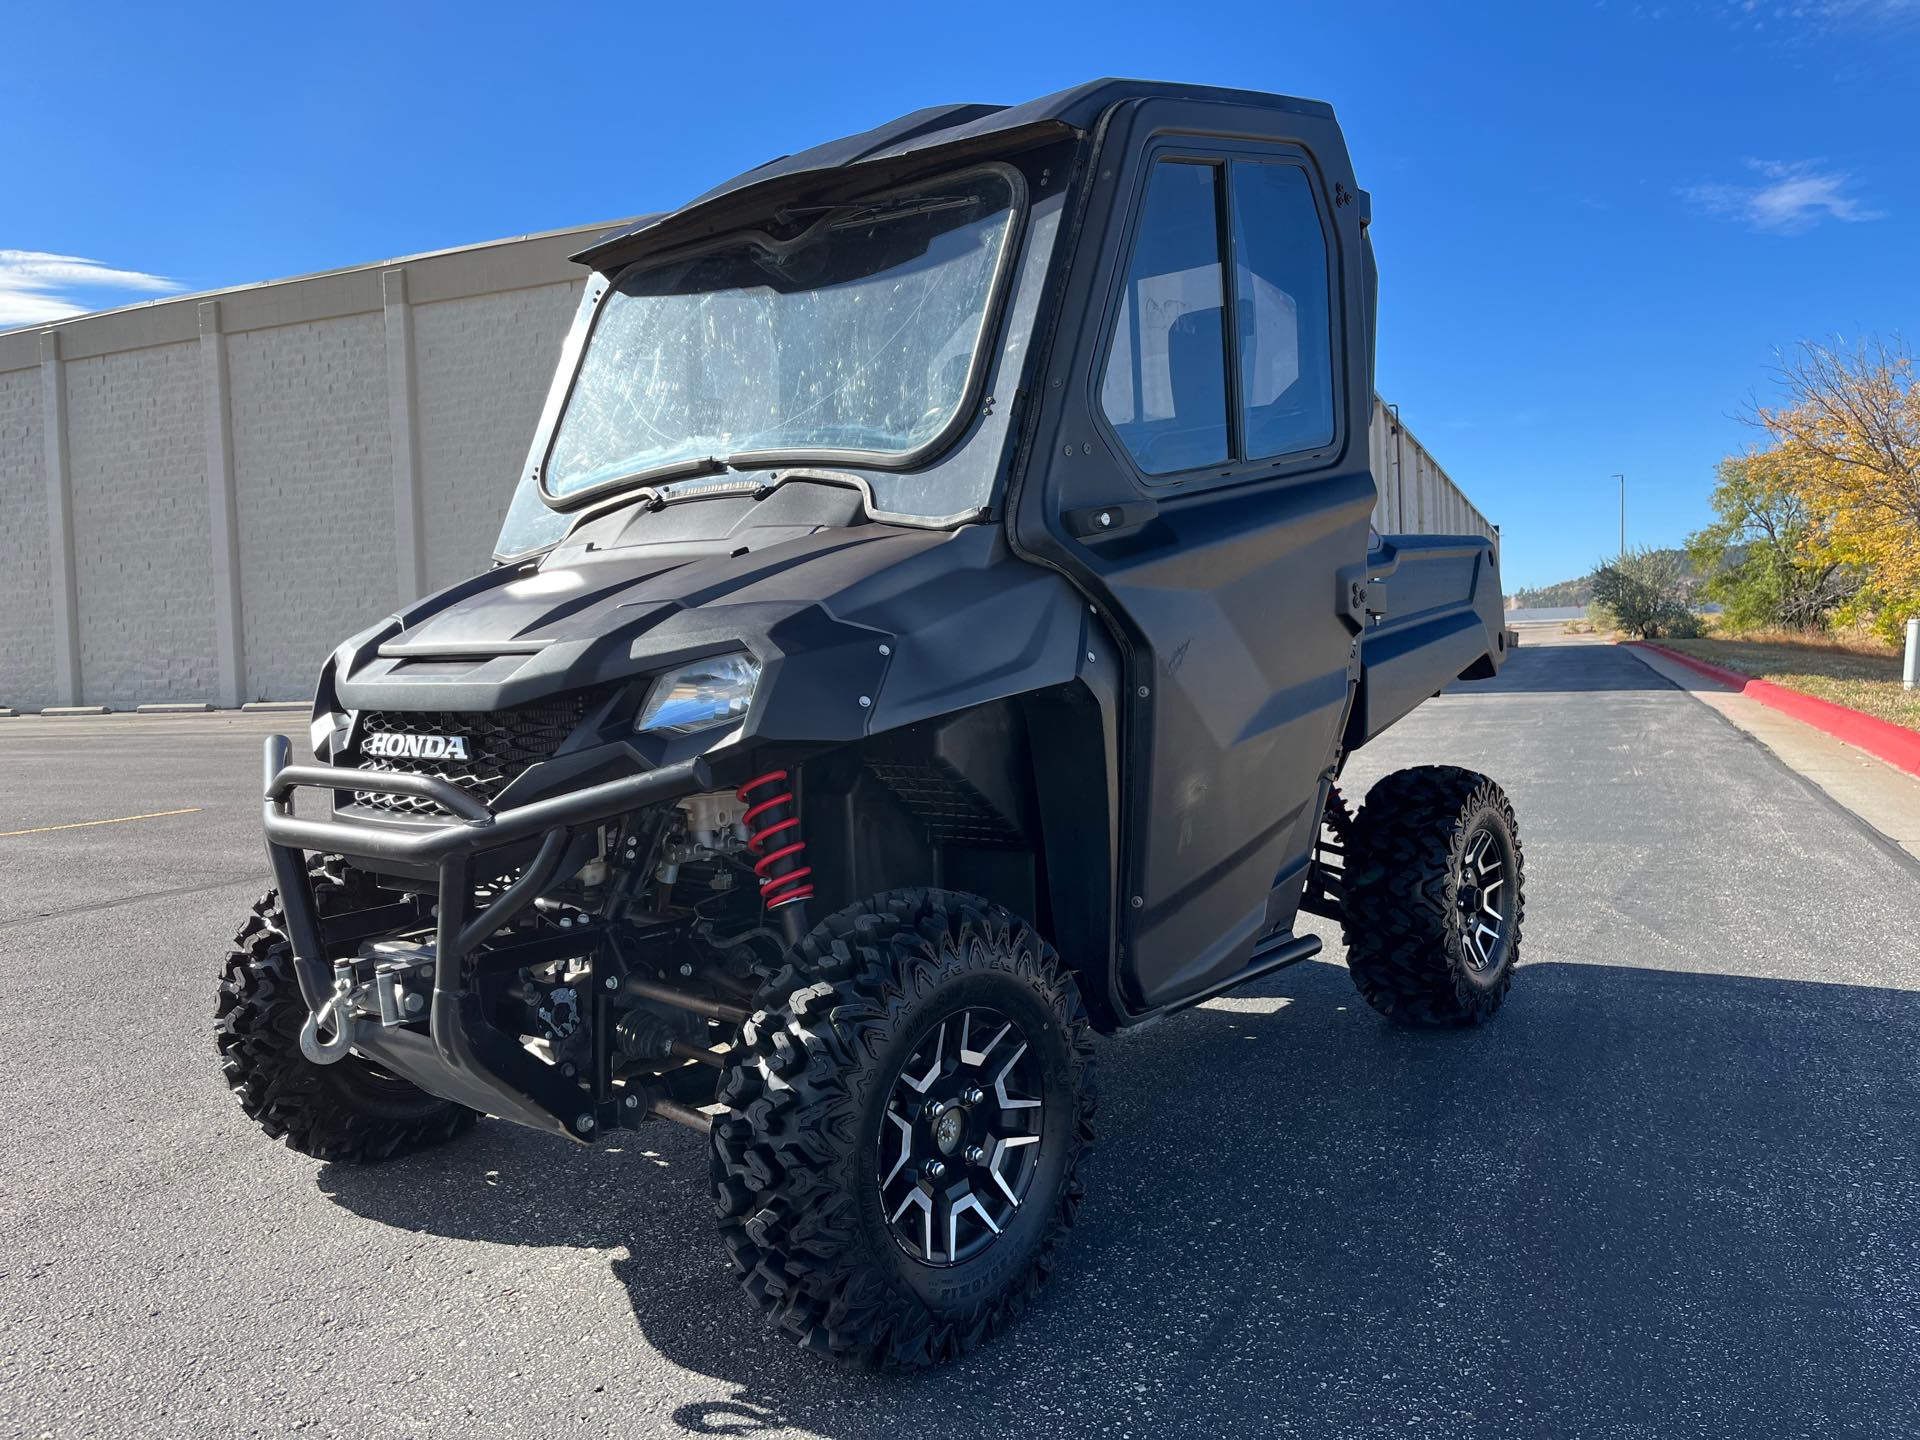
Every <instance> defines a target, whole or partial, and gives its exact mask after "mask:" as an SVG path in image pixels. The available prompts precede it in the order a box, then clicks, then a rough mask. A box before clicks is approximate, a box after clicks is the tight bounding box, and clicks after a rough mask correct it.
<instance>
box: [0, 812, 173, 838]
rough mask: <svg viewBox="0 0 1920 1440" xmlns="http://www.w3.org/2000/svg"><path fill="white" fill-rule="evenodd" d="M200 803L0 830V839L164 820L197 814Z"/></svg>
mask: <svg viewBox="0 0 1920 1440" xmlns="http://www.w3.org/2000/svg"><path fill="white" fill-rule="evenodd" d="M199 813H200V807H199V806H198V805H187V806H184V807H182V808H181V809H179V810H151V811H148V812H147V813H146V814H145V815H116V816H114V817H113V818H112V819H111V820H69V821H68V822H67V823H66V824H64V825H36V826H34V827H33V828H32V829H31V830H0V840H11V839H12V838H13V837H14V836H16V835H45V834H48V833H49V832H51V831H54V830H85V829H87V828H88V827H89V826H93V825H126V824H128V823H130V822H132V821H134V820H164V819H166V818H167V817H168V816H169V815H197V814H199Z"/></svg>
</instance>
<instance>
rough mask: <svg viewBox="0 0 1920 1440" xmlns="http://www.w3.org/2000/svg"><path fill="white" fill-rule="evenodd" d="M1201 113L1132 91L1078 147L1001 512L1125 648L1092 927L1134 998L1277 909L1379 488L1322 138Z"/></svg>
mask: <svg viewBox="0 0 1920 1440" xmlns="http://www.w3.org/2000/svg"><path fill="white" fill-rule="evenodd" d="M1202 108H1203V107H1195V106H1183V105H1171V104H1167V103H1165V102H1159V103H1156V102H1146V103H1144V104H1141V105H1139V106H1136V107H1131V110H1130V113H1128V114H1125V115H1123V116H1120V117H1117V118H1116V121H1115V123H1114V124H1113V125H1112V126H1111V127H1110V128H1109V131H1108V135H1107V137H1106V141H1105V144H1103V145H1102V147H1101V148H1100V150H1099V151H1097V152H1096V155H1095V159H1094V162H1093V164H1094V176H1093V189H1092V191H1091V193H1090V196H1089V213H1090V214H1099V213H1101V211H1102V207H1103V198H1102V197H1103V194H1104V197H1105V199H1104V217H1103V218H1104V224H1102V225H1100V226H1099V227H1097V228H1096V227H1094V226H1092V225H1090V226H1089V227H1088V231H1087V238H1086V240H1085V241H1084V242H1083V245H1082V252H1081V254H1079V255H1078V256H1076V260H1075V266H1076V271H1075V275H1074V277H1073V279H1072V280H1071V281H1070V282H1069V284H1068V287H1067V290H1066V292H1065V299H1064V301H1063V304H1064V306H1065V307H1066V308H1065V314H1064V315H1063V325H1062V330H1063V332H1064V331H1065V329H1066V327H1067V326H1069V325H1072V326H1075V327H1076V329H1077V338H1076V340H1075V342H1074V343H1073V344H1072V345H1071V346H1070V347H1062V348H1061V349H1060V350H1059V351H1058V352H1057V353H1056V355H1055V356H1054V364H1053V365H1052V366H1051V367H1050V368H1051V373H1052V374H1053V376H1054V377H1055V381H1056V382H1057V383H1055V382H1050V384H1052V385H1053V388H1054V389H1055V390H1056V391H1059V392H1065V394H1064V395H1063V396H1062V397H1061V398H1060V399H1059V400H1057V401H1055V402H1054V410H1053V414H1054V417H1055V421H1056V427H1057V428H1055V429H1054V432H1053V433H1054V435H1055V437H1056V438H1055V443H1054V444H1053V446H1052V448H1051V450H1050V451H1049V452H1048V453H1047V454H1046V455H1044V456H1040V457H1037V458H1036V459H1035V461H1034V462H1033V464H1034V466H1035V467H1037V468H1039V469H1040V470H1042V471H1043V475H1042V476H1035V475H1034V474H1033V473H1032V472H1030V473H1029V476H1028V478H1027V480H1026V481H1025V483H1024V484H1023V487H1022V490H1021V493H1020V496H1019V500H1018V505H1017V513H1016V516H1015V524H1016V538H1017V539H1018V540H1019V541H1020V542H1021V544H1022V547H1023V548H1028V549H1030V550H1031V551H1032V553H1034V554H1035V555H1036V556H1037V557H1038V558H1042V559H1046V560H1048V561H1050V562H1051V563H1054V564H1057V565H1059V566H1060V567H1061V568H1063V569H1066V570H1067V571H1068V572H1069V573H1071V574H1072V575H1074V577H1075V578H1076V579H1077V580H1078V581H1079V582H1080V583H1081V584H1082V586H1083V587H1084V588H1085V589H1086V590H1087V591H1088V593H1089V594H1090V595H1092V596H1093V597H1094V598H1095V601H1096V608H1097V609H1099V610H1100V611H1101V613H1102V615H1103V617H1104V618H1105V620H1106V621H1107V623H1108V625H1109V627H1110V628H1111V630H1112V631H1113V632H1114V634H1115V636H1116V638H1117V639H1118V640H1119V641H1120V646H1121V649H1122V652H1123V654H1124V655H1125V657H1126V662H1125V664H1126V671H1127V685H1126V690H1125V695H1124V699H1123V702H1122V703H1123V707H1124V708H1123V712H1122V724H1121V732H1122V744H1121V758H1120V771H1121V773H1120V786H1119V790H1120V808H1121V825H1120V837H1121V843H1120V846H1119V853H1118V857H1117V862H1116V863H1117V866H1118V871H1119V873H1118V875H1117V876H1116V886H1117V889H1118V896H1119V898H1118V903H1117V906H1116V909H1117V916H1116V931H1117V937H1118V941H1119V944H1118V953H1119V966H1118V971H1119V979H1120V982H1121V990H1122V998H1123V1000H1124V1001H1125V1003H1126V1004H1127V1005H1128V1006H1129V1007H1131V1008H1134V1009H1136V1010H1137V1011H1140V1012H1144V1011H1148V1010H1154V1009H1158V1008H1161V1007H1163V1006H1166V1005H1169V1004H1173V1003H1177V1002H1178V1001H1180V1000H1181V999H1184V998H1187V997H1190V996H1192V995H1194V994H1197V993H1199V992H1201V991H1204V990H1207V989H1210V988H1213V987H1215V986H1217V985H1220V984H1222V983H1224V982H1227V981H1230V980H1232V979H1233V978H1234V977H1235V976H1237V975H1239V974H1241V973H1243V972H1244V971H1245V970H1247V969H1248V968H1249V965H1250V962H1251V961H1252V959H1253V956H1254V951H1255V947H1256V946H1257V945H1258V944H1259V943H1260V942H1261V941H1262V940H1263V939H1265V938H1268V937H1270V936H1272V935H1275V934H1278V933H1284V931H1285V930H1286V929H1287V928H1288V927H1290V926H1291V924H1292V920H1293V915H1294V910H1295V907H1296V905H1297V902H1298V899H1299V896H1300V892H1301V888H1302V885H1303V884H1304V879H1305V872H1306V862H1307V859H1308V856H1309V853H1310V848H1311V845H1312V842H1313V840H1314V838H1315V833H1316V831H1317V828H1318V821H1319V808H1320V799H1321V794H1322V786H1323V783H1324V782H1325V780H1326V778H1327V775H1328V771H1329V767H1330V766H1331V765H1332V763H1333V761H1334V759H1335V757H1336V753H1337V752H1336V747H1337V744H1338V740H1339V736H1340V733H1341V728H1342V725H1343V723H1344V719H1345V715H1346V710H1347V706H1348V699H1349V694H1350V686H1351V684H1352V682H1353V679H1354V677H1355V675H1356V674H1357V653H1358V652H1357V648H1356V641H1355V629H1354V627H1353V625H1352V623H1351V612H1350V611H1349V610H1348V609H1347V608H1346V606H1345V604H1344V603H1343V599H1342V596H1343V590H1342V584H1343V576H1342V573H1341V572H1342V571H1343V570H1344V569H1346V568H1347V567H1349V566H1352V565H1354V564H1356V563H1358V562H1361V561H1362V559H1363V557H1364V556H1365V553H1366V546H1367V526H1368V518H1369V515H1370V513H1371V510H1372V507H1373V503H1374V493H1375V492H1374V485H1373V479H1372V475H1371V473H1370V471H1369V469H1368V462H1367V445H1366V418H1367V406H1368V404H1369V403H1370V400H1371V393H1372V379H1371V355H1370V348H1371V347H1370V343H1369V337H1368V334H1367V329H1366V326H1367V319H1368V315H1367V312H1368V310H1369V309H1370V297H1365V296H1363V294H1362V291H1363V289H1364V288H1365V286H1366V285H1367V284H1369V283H1370V274H1371V272H1370V268H1369V267H1368V266H1367V265H1366V264H1365V263H1364V259H1363V250H1362V245H1363V241H1362V239H1361V233H1360V216H1359V211H1360V209H1361V205H1360V204H1359V203H1356V198H1357V196H1358V193H1359V192H1358V191H1357V190H1356V189H1355V187H1354V185H1353V181H1352V177H1351V175H1350V173H1348V171H1347V168H1346V164H1347V162H1346V156H1345V150H1344V147H1343V146H1341V145H1340V144H1339V140H1338V131H1337V129H1335V128H1334V127H1333V124H1332V120H1331V116H1330V115H1327V116H1326V117H1325V119H1324V122H1318V121H1315V120H1312V119H1311V118H1310V117H1307V116H1301V115H1287V114H1283V113H1279V112H1259V113H1254V112H1248V113H1247V114H1246V115H1244V116H1243V115H1241V114H1240V113H1239V112H1235V114H1234V116H1233V119H1235V120H1236V121H1239V122H1241V123H1237V124H1235V125H1234V126H1233V130H1234V132H1235V133H1232V134H1229V135H1221V134H1218V133H1211V134H1209V133H1206V132H1198V133H1197V127H1194V126H1191V125H1185V124H1181V123H1180V122H1181V121H1182V120H1183V119H1185V118H1186V116H1185V114H1183V113H1181V112H1190V111H1198V110H1201V109H1202ZM1205 109H1207V110H1209V111H1210V112H1211V113H1208V114H1206V115H1205V119H1206V121H1207V122H1208V124H1207V126H1206V131H1208V132H1217V131H1218V129H1219V127H1220V126H1221V124H1222V119H1221V117H1220V114H1219V111H1220V107H1205ZM1167 112H1174V113H1167ZM1262 128H1265V129H1267V130H1269V131H1271V132H1272V133H1271V134H1268V135H1262V134H1260V133H1258V131H1259V130H1260V129H1262ZM1250 131H1252V132H1255V133H1248V132H1250ZM1116 151H1117V152H1118V154H1119V155H1120V156H1123V157H1124V158H1123V159H1118V160H1116V159H1115V158H1113V157H1114V156H1115V152H1116ZM1050 398H1051V397H1050Z"/></svg>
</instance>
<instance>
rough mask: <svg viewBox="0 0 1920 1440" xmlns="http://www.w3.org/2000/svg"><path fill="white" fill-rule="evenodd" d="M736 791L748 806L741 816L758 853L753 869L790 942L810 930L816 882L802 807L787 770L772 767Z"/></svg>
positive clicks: (750, 844) (763, 896) (750, 848)
mask: <svg viewBox="0 0 1920 1440" xmlns="http://www.w3.org/2000/svg"><path fill="white" fill-rule="evenodd" d="M733 793H734V796H735V797H736V798H737V799H738V800H739V801H740V803H741V804H742V805H745V806H746V807H747V813H746V814H745V815H743V816H741V817H740V823H741V824H743V825H744V826H746V830H747V850H748V852H749V853H750V854H752V855H753V856H754V862H753V873H754V876H755V878H756V879H758V880H759V882H760V899H761V902H762V903H763V904H764V905H765V906H766V907H767V912H768V913H769V914H772V913H773V912H775V911H778V912H779V915H780V929H781V933H782V934H784V935H785V936H786V937H787V943H788V944H789V945H792V944H795V943H797V942H798V941H799V939H800V937H801V936H802V935H804V934H806V933H807V906H806V902H807V900H808V899H809V898H810V897H811V896H812V895H813V886H811V885H809V884H808V883H807V877H808V876H809V875H811V874H813V867H812V866H810V865H808V864H807V862H806V853H807V842H806V840H805V839H804V838H802V836H801V834H800V807H799V805H798V804H797V803H796V802H795V800H794V798H793V786H792V785H791V783H789V780H788V776H787V772H786V771H784V770H769V771H767V773H766V774H764V775H756V776H755V777H754V778H753V779H751V780H749V781H747V783H746V784H744V785H742V786H741V787H740V788H739V789H738V790H736V791H734V792H733Z"/></svg>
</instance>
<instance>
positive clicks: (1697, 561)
mask: <svg viewBox="0 0 1920 1440" xmlns="http://www.w3.org/2000/svg"><path fill="white" fill-rule="evenodd" d="M1815 468H1816V462H1815V461H1814V459H1813V457H1811V456H1809V455H1807V454H1806V453H1805V452H1804V451H1803V450H1801V449H1800V448H1799V447H1798V446H1796V445H1793V444H1790V443H1788V444H1779V445H1775V446H1774V447H1773V448H1771V449H1768V450H1752V451H1749V452H1748V453H1747V454H1745V455H1733V456H1729V457H1728V458H1726V459H1725V460H1722V461H1721V462H1720V464H1719V467H1718V469H1717V471H1716V473H1717V475H1718V483H1717V484H1716V485H1715V486H1714V491H1713V496H1712V503H1713V508H1714V510H1715V511H1716V512H1717V514H1718V516H1719V518H1718V519H1717V520H1715V521H1714V523H1713V524H1711V525H1709V526H1707V527H1706V528H1705V529H1703V530H1701V531H1699V532H1697V533H1696V534H1694V535H1693V536H1692V537H1691V538H1689V540H1688V541H1687V551H1688V555H1689V557H1690V558H1691V560H1692V562H1693V565H1694V568H1695V569H1696V570H1697V571H1698V572H1699V574H1701V575H1702V576H1704V577H1705V581H1706V583H1705V587H1704V589H1705V592H1706V594H1707V595H1708V596H1709V597H1711V598H1712V599H1715V600H1718V601H1719V602H1720V603H1721V605H1722V606H1723V607H1724V608H1725V615H1726V622H1727V624H1728V625H1729V626H1730V627H1732V628H1733V629H1736V630H1749V629H1754V628H1756V627H1759V626H1765V625H1787V626H1793V627H1796V628H1801V629H1814V628H1820V627H1824V626H1825V625H1826V623H1827V621H1828V619H1829V618H1830V617H1831V616H1832V614H1833V612H1834V611H1835V610H1836V609H1838V608H1839V607H1840V606H1841V605H1844V604H1845V603H1847V602H1848V601H1849V600H1851V599H1853V597H1854V595H1855V594H1856V593H1857V592H1858V591H1859V589H1860V571H1859V569H1858V568H1857V567H1856V566H1853V565H1849V564H1845V563H1843V562H1842V561H1840V560H1839V559H1838V558H1836V557H1835V555H1834V554H1833V553H1832V551H1831V548H1830V547H1829V546H1828V545H1827V543H1826V539H1825V535H1824V532H1823V530H1822V526H1821V524H1820V520H1819V517H1817V516H1816V515H1815V513H1814V511H1813V506H1812V503H1811V501H1810V499H1809V494H1808V490H1809V482H1810V481H1811V479H1812V472H1813V470H1814V469H1815Z"/></svg>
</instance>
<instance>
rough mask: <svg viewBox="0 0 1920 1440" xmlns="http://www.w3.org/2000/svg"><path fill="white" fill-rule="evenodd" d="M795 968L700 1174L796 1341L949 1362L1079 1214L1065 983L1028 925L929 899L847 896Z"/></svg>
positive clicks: (731, 1073)
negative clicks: (708, 1165)
mask: <svg viewBox="0 0 1920 1440" xmlns="http://www.w3.org/2000/svg"><path fill="white" fill-rule="evenodd" d="M792 959H793V964H792V965H791V966H790V967H788V968H787V969H786V970H784V971H783V972H782V973H781V974H780V975H778V976H776V977H775V978H774V979H773V981H771V982H770V983H769V985H768V987H767V990H766V992H765V993H764V994H763V996H762V997H761V1000H760V1002H759V1004H760V1006H761V1007H762V1008H761V1010H760V1013H757V1014H756V1015H755V1016H754V1018H753V1019H752V1021H751V1022H750V1023H749V1024H748V1025H747V1027H746V1029H745V1033H744V1037H743V1041H744V1043H743V1050H742V1054H741V1056H740V1058H739V1059H737V1060H736V1061H735V1062H734V1063H733V1064H732V1065H731V1066H730V1067H729V1069H728V1071H727V1073H726V1075H725V1077H724V1078H723V1081H722V1085H721V1091H720V1098H721V1099H722V1101H724V1102H725V1103H726V1105H727V1106H728V1107H729V1110H730V1112H731V1113H730V1114H729V1115H728V1116H727V1117H725V1118H724V1119H722V1120H721V1121H720V1122H719V1123H718V1124H717V1125H716V1126H715V1127H714V1131H713V1156H712V1171H713V1184H714V1194H715V1199H716V1202H717V1205H718V1208H719V1214H720V1226H721V1233H722V1237H723V1239H724V1241H725V1243H726V1246H727V1249H728V1252H729V1254H730V1256H731V1258H732V1260H733V1264H734V1267H735V1270H736V1273H737V1275H738V1277H739V1279H740V1283H741V1285H742V1287H743V1288H744V1289H745V1290H746V1292H747V1294H748V1295H749V1296H750V1297H751V1298H752V1299H753V1300H754V1301H755V1303H756V1304H758V1306H759V1307H760V1308H761V1310H762V1311H763V1312H765V1314H766V1315H767V1317H768V1318H769V1319H770V1320H772V1321H773V1322H774V1323H776V1324H777V1325H779V1326H780V1327H781V1328H783V1329H784V1330H786V1331H787V1332H788V1333H789V1334H791V1335H792V1336H793V1337H794V1338H795V1339H797V1340H799V1341H800V1342H801V1343H803V1344H805V1345H807V1346H809V1347H810V1348H813V1349H816V1350H820V1351H822V1352H825V1353H827V1354H830V1355H833V1356H835V1357H837V1358H840V1359H844V1360H850V1361H853V1362H855V1363H857V1364H862V1365H869V1366H875V1367H882V1368H891V1367H898V1366H916V1365H926V1364H930V1363H933V1362H935V1361H939V1360H944V1359H948V1358H951V1357H952V1356H955V1355H958V1354H960V1353H962V1352H963V1351H965V1350H968V1349H970V1348H971V1347H972V1346H973V1345H975V1344H976V1343H978V1342H979V1341H981V1340H983V1339H985V1338H986V1337H988V1336H990V1335H992V1334H994V1333H996V1332H997V1331H999V1330H1000V1329H1002V1328H1003V1327H1004V1326H1005V1325H1006V1324H1007V1323H1008V1322H1009V1321H1011V1320H1012V1319H1013V1318H1014V1317H1015V1316H1017V1315H1018V1314H1019V1313H1020V1312H1021V1311H1023V1310H1024V1309H1025V1308H1026V1306H1027V1305H1028V1303H1029V1302H1030V1301H1031V1299H1032V1298H1033V1296H1034V1294H1035V1293H1036V1291H1037V1290H1038V1289H1039V1286H1040V1284H1041V1282H1042V1281H1043V1280H1044V1279H1045V1278H1046V1276H1047V1273H1048V1271H1049V1269H1050V1268H1051V1266H1052V1263H1053V1254H1054V1250H1055V1248H1056V1247H1057V1245H1058V1244H1059V1242H1060V1240H1061V1238H1062V1237H1063V1235H1064V1234H1065V1231H1066V1228H1067V1226H1068V1225H1070V1224H1071V1223H1072V1222H1073V1219H1074V1215H1075V1212H1076V1211H1077V1209H1078V1208H1079V1203H1080V1193H1081V1192H1080V1182H1079V1178H1078V1173H1077V1172H1078V1168H1079V1164H1080V1161H1081V1159H1082V1157H1083V1155H1084V1154H1085V1152H1086V1149H1087V1146H1088V1145H1089V1143H1090V1142H1091V1139H1092V1115H1093V1077H1092V1054H1091V1043H1090V1040H1089V1038H1088V1031H1087V1022H1086V1014H1085V1012H1084V1010H1083V1009H1082V1006H1081V1002H1080V996H1079V992H1078V990H1077V988H1076V987H1075V985H1074V982H1073V979H1072V977H1071V976H1070V975H1069V974H1068V973H1067V971H1066V969H1065V967H1064V966H1062V965H1061V963H1060V960H1059V957H1058V956H1057V955H1055V954H1054V952H1053V949H1052V947H1051V946H1049V945H1048V944H1047V943H1046V942H1045V941H1044V940H1042V939H1041V938H1040V936H1039V935H1038V934H1037V933H1036V932H1035V931H1034V930H1033V929H1032V927H1031V926H1029V925H1027V924H1026V923H1025V922H1023V921H1021V920H1019V919H1017V918H1016V917H1014V916H1013V915H1011V914H1009V913H1008V912H1007V911H1006V910H1004V909H1002V908H1000V907H999V906H997V905H994V904H992V903H990V902H988V901H985V900H980V899H976V898H974V897H972V896H966V895H958V894H953V893H949V892H943V891H936V890H911V891H894V892H891V893H889V894H885V895H881V896H878V897H876V898H874V899H872V900H868V901H862V902H860V903H858V904H855V905H852V906H849V907H848V908H847V909H845V910H842V911H840V912H839V913H838V914H836V915H834V916H832V917H830V918H829V919H828V920H826V921H825V922H823V923H822V924H821V925H820V926H818V927H817V928H816V929H815V930H814V931H813V932H812V933H811V934H810V935H808V936H807V937H806V938H805V939H804V940H802V941H801V943H800V944H799V945H798V946H797V947H796V948H795V950H794V952H793V957H792Z"/></svg>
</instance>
